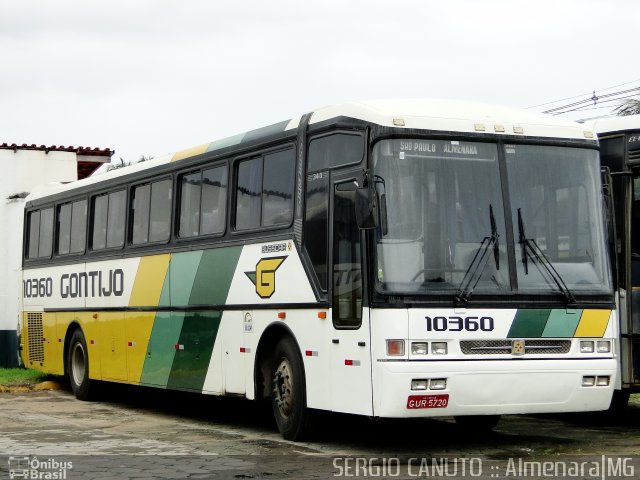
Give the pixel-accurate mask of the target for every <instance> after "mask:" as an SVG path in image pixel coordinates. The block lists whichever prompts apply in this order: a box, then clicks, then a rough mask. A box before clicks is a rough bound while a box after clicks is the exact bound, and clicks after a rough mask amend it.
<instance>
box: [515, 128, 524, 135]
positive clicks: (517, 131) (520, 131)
mask: <svg viewBox="0 0 640 480" xmlns="http://www.w3.org/2000/svg"><path fill="white" fill-rule="evenodd" d="M513 133H520V134H522V133H524V128H522V127H513Z"/></svg>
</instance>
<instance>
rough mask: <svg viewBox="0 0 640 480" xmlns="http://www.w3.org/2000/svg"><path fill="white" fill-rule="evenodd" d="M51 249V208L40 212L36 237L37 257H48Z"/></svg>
mask: <svg viewBox="0 0 640 480" xmlns="http://www.w3.org/2000/svg"><path fill="white" fill-rule="evenodd" d="M52 250H53V208H45V209H43V210H41V212H40V235H39V238H38V258H48V257H50V256H51V251H52Z"/></svg>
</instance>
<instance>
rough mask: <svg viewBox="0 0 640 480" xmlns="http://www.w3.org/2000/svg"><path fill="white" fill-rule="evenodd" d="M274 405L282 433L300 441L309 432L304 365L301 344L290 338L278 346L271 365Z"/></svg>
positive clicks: (274, 411) (272, 399)
mask: <svg viewBox="0 0 640 480" xmlns="http://www.w3.org/2000/svg"><path fill="white" fill-rule="evenodd" d="M271 406H272V408H273V414H274V416H275V419H276V423H277V425H278V430H279V431H280V434H281V435H282V436H283V437H284V438H285V439H287V440H301V439H302V438H303V437H304V436H305V435H306V434H307V433H308V431H309V421H310V412H309V409H307V398H306V390H305V377H304V366H303V363H302V357H301V356H300V353H299V351H298V347H297V346H296V344H295V343H294V341H293V340H292V339H291V338H290V337H285V338H283V339H282V340H280V342H278V344H277V345H276V348H275V351H274V356H273V364H272V368H271Z"/></svg>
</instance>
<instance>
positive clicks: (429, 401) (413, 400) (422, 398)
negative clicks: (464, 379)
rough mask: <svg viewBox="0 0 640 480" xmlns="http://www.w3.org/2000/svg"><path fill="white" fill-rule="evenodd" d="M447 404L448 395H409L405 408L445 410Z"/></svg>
mask: <svg viewBox="0 0 640 480" xmlns="http://www.w3.org/2000/svg"><path fill="white" fill-rule="evenodd" d="M448 404H449V394H448V393H446V394H443V395H409V398H408V399H407V408H408V409H416V408H446V406H447V405H448Z"/></svg>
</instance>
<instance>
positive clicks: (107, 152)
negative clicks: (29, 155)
mask: <svg viewBox="0 0 640 480" xmlns="http://www.w3.org/2000/svg"><path fill="white" fill-rule="evenodd" d="M0 149H2V150H13V151H14V152H17V151H18V150H40V151H44V152H45V153H49V152H74V153H76V154H77V155H93V156H101V157H111V156H112V155H113V154H114V153H115V151H114V150H111V149H110V148H104V149H100V148H98V147H94V148H92V147H74V146H73V145H72V146H69V147H65V146H64V145H60V146H56V145H51V146H49V147H47V146H46V145H40V146H38V145H36V144H35V143H32V144H31V145H27V144H26V143H23V144H22V145H18V144H17V143H12V144H8V143H1V144H0Z"/></svg>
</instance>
